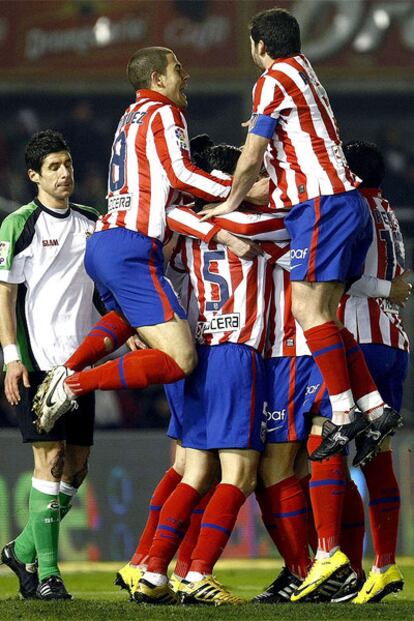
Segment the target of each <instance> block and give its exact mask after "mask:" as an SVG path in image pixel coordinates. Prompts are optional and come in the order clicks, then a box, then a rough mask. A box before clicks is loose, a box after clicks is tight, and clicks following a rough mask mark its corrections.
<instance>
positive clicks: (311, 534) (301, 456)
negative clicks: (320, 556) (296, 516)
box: [294, 442, 318, 554]
mask: <svg viewBox="0 0 414 621" xmlns="http://www.w3.org/2000/svg"><path fill="white" fill-rule="evenodd" d="M294 472H295V475H296V478H297V479H298V481H299V483H300V486H301V488H302V491H303V495H304V498H305V505H306V509H307V513H306V529H307V535H308V544H309V547H310V549H311V552H313V553H314V554H316V550H317V549H318V535H317V533H316V529H315V522H314V519H313V513H312V503H311V499H310V490H309V482H310V478H311V473H310V470H309V460H308V453H307V450H306V442H304V443H302V444H301V447H300V449H299V451H298V453H297V455H296V459H295V466H294Z"/></svg>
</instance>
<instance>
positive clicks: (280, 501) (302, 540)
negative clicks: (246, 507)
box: [259, 476, 311, 578]
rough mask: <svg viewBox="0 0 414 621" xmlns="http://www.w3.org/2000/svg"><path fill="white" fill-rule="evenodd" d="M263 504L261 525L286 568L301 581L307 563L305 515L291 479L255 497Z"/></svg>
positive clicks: (303, 501) (298, 490)
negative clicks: (263, 523) (263, 522)
mask: <svg viewBox="0 0 414 621" xmlns="http://www.w3.org/2000/svg"><path fill="white" fill-rule="evenodd" d="M259 498H260V500H259V503H260V502H263V504H264V511H263V510H262V513H263V515H264V519H265V520H266V522H265V526H266V528H267V531H268V533H269V534H270V536H271V538H272V540H273V542H274V543H275V545H276V546H277V548H278V550H279V552H280V554H281V556H282V558H283V560H284V561H285V564H286V567H287V568H288V569H289V571H291V572H292V573H294V574H295V575H297V576H299V577H300V578H304V577H305V576H306V574H307V573H308V569H309V566H310V564H311V561H310V558H309V548H308V538H307V527H306V516H307V507H306V499H305V497H304V494H303V491H302V488H301V486H300V483H299V481H298V480H297V478H296V477H295V476H292V477H289V478H288V479H285V480H284V481H280V482H279V483H276V484H275V485H271V486H270V487H266V488H265V489H264V490H262V491H261V492H260V494H259Z"/></svg>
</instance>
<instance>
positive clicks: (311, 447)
mask: <svg viewBox="0 0 414 621" xmlns="http://www.w3.org/2000/svg"><path fill="white" fill-rule="evenodd" d="M321 442H322V438H321V436H317V435H312V434H311V435H310V436H309V438H308V443H307V449H308V453H309V454H310V453H313V451H315V450H316V449H317V448H318V447H319V446H320V444H321ZM311 469H312V476H311V480H310V483H309V490H310V497H311V502H312V511H313V516H314V519H315V527H316V532H317V533H318V549H319V550H324V551H325V552H330V551H331V550H332V548H335V547H337V546H339V545H340V535H341V522H342V505H343V500H344V495H345V489H346V479H345V464H344V457H343V456H342V455H332V456H331V457H328V458H327V459H324V460H323V461H321V462H318V461H312V462H311Z"/></svg>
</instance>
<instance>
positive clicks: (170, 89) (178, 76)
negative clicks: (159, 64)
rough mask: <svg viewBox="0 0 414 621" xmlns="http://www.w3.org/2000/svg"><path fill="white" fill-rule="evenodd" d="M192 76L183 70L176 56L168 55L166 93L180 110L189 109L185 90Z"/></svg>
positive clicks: (165, 76)
mask: <svg viewBox="0 0 414 621" xmlns="http://www.w3.org/2000/svg"><path fill="white" fill-rule="evenodd" d="M189 77H190V76H189V75H188V73H187V72H186V71H185V70H184V69H183V67H182V66H181V63H180V62H179V61H178V60H177V57H176V55H175V54H172V53H171V54H168V55H167V67H166V70H165V74H164V75H163V78H164V92H165V96H166V97H168V99H171V101H173V102H174V103H175V104H177V106H179V107H180V108H186V107H187V97H186V94H185V92H184V89H185V87H186V85H187V81H188V78H189Z"/></svg>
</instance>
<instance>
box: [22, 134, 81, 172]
mask: <svg viewBox="0 0 414 621" xmlns="http://www.w3.org/2000/svg"><path fill="white" fill-rule="evenodd" d="M60 151H67V152H68V153H70V149H69V147H68V145H67V142H66V140H65V139H64V137H63V136H62V134H61V133H60V132H56V131H54V130H53V129H45V130H43V131H41V132H36V134H33V136H32V137H31V138H30V140H29V142H28V143H27V145H26V149H25V152H24V158H25V161H26V168H27V170H34V171H36V172H37V173H40V170H41V168H42V164H43V161H44V159H45V158H46V157H47V156H48V155H49V154H50V153H59V152H60Z"/></svg>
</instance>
